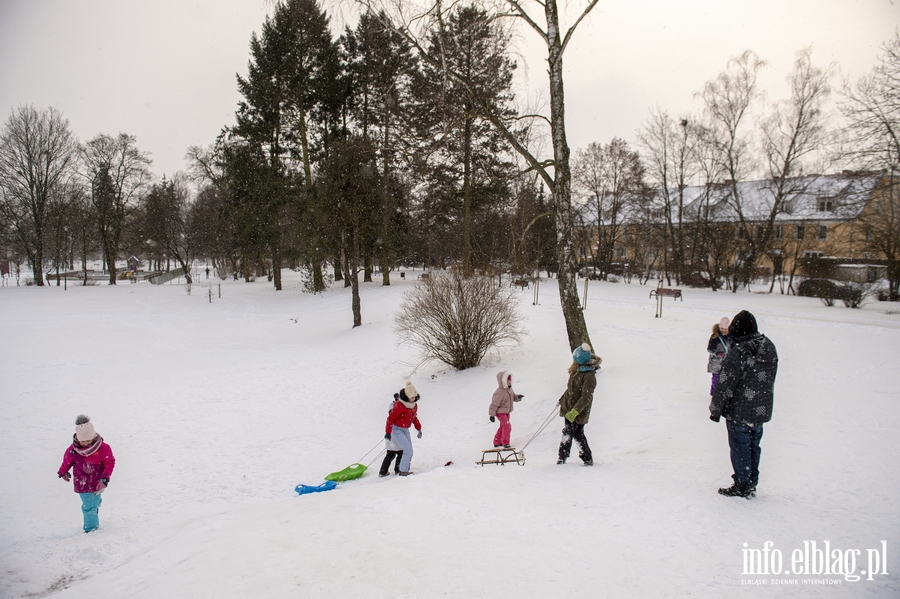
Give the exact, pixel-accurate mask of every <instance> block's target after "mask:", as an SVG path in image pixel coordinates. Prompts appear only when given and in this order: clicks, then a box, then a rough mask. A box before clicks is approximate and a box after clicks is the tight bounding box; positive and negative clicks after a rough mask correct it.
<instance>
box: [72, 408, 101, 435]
mask: <svg viewBox="0 0 900 599" xmlns="http://www.w3.org/2000/svg"><path fill="white" fill-rule="evenodd" d="M96 436H97V433H96V431H94V425H93V423H91V419H90V418H89V417H87V416H85V415H83V414H82V415H80V416H79V417H78V418H76V419H75V438H76V439H78V440H79V441H93V440H94V437H96Z"/></svg>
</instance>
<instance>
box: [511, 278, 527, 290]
mask: <svg viewBox="0 0 900 599" xmlns="http://www.w3.org/2000/svg"><path fill="white" fill-rule="evenodd" d="M513 285H515V286H516V287H521V288H522V289H528V279H518V280H515V281H513Z"/></svg>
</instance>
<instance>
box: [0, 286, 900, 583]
mask: <svg viewBox="0 0 900 599" xmlns="http://www.w3.org/2000/svg"><path fill="white" fill-rule="evenodd" d="M414 275H415V273H410V275H409V277H408V278H407V279H406V280H405V281H404V280H400V279H399V277H396V276H395V277H394V279H393V284H392V285H391V286H390V287H383V286H381V285H380V284H378V283H373V284H365V285H362V310H363V322H364V324H363V326H362V327H360V328H357V329H352V328H351V326H350V325H351V323H352V319H351V312H350V295H349V290H347V289H343V288H342V287H341V286H340V285H337V286H335V287H334V288H333V289H332V290H330V291H328V292H326V293H324V294H322V295H317V296H312V295H308V294H304V293H301V292H300V287H301V284H300V281H299V279H298V278H297V276H296V275H295V274H294V273H291V272H290V271H285V280H286V284H285V290H284V291H282V292H275V291H274V290H273V289H272V287H271V284H269V283H267V282H265V281H264V280H261V281H258V282H256V283H251V284H247V283H243V282H233V281H228V282H223V283H221V298H219V297H218V290H219V289H218V287H217V285H218V282H217V281H216V282H210V281H206V280H204V281H202V282H201V283H200V284H195V285H194V286H193V290H192V293H191V294H190V295H188V293H187V292H186V287H185V286H184V285H163V286H159V287H157V286H151V285H149V284H146V283H141V284H134V285H129V284H124V285H119V286H115V287H110V286H98V287H78V286H73V285H70V286H69V287H68V290H63V288H61V287H55V286H53V287H49V288H47V287H45V288H35V287H10V288H0V309H2V311H0V314H2V328H0V331H2V337H0V339H2V341H0V365H2V371H0V372H2V373H3V375H2V381H0V420H2V426H0V428H2V430H3V437H4V442H5V446H6V447H7V450H6V451H7V457H6V459H4V460H0V480H2V481H3V485H2V488H0V539H2V541H0V597H44V596H52V597H60V598H62V597H67V598H68V597H84V598H91V599H97V598H116V599H120V598H124V597H129V598H158V597H183V598H197V597H215V598H229V597H234V598H243V597H272V598H288V597H290V598H296V597H341V598H356V597H359V598H381V597H385V598H387V597H410V598H420V597H426V598H430V597H459V598H471V597H510V598H512V597H535V598H550V597H554V598H555V597H573V596H579V597H623V598H626V597H627V598H631V597H680V596H696V597H726V596H727V597H731V596H737V597H783V596H791V597H793V596H804V597H805V596H811V597H828V598H832V597H897V596H900V571H898V566H900V563H898V561H897V557H896V556H897V555H898V552H900V510H898V499H897V498H898V497H900V477H898V476H897V473H896V469H897V464H898V458H900V430H898V429H900V368H898V366H900V352H898V350H897V346H898V340H900V306H898V305H897V304H890V303H879V302H877V301H876V302H871V303H869V304H867V305H866V306H864V307H863V308H862V309H860V310H849V309H845V308H843V307H831V308H828V307H826V306H824V305H823V304H822V303H821V302H820V301H819V300H817V299H810V298H800V297H785V296H780V295H765V294H757V293H748V292H746V291H744V292H740V293H737V294H732V293H726V292H718V293H715V292H712V291H709V290H692V289H686V290H685V291H684V301H683V302H681V301H674V302H673V301H672V300H671V299H666V303H665V308H664V314H663V318H661V319H658V318H654V307H655V306H654V300H650V299H648V293H649V290H650V288H649V287H642V286H639V285H637V284H632V285H626V284H621V283H620V284H612V283H597V282H591V284H590V289H589V298H588V306H587V310H586V311H585V316H586V318H587V321H588V325H589V328H590V331H591V336H592V339H593V341H594V344H595V346H596V349H597V353H599V354H600V355H601V356H602V357H603V359H604V361H603V368H602V371H601V374H600V375H599V384H598V390H597V394H596V398H595V402H594V409H593V411H592V413H591V421H590V423H589V424H588V426H587V428H586V433H587V435H588V438H589V440H590V442H591V446H592V449H593V451H594V459H595V462H596V465H595V466H594V467H593V468H585V467H582V466H580V465H579V460H577V458H575V459H572V460H570V462H569V463H568V464H566V465H564V466H557V465H556V447H557V444H558V442H559V436H560V434H559V431H560V429H561V422H562V421H561V419H559V418H554V419H553V422H552V424H551V425H550V427H548V428H547V430H546V431H545V432H544V433H543V434H541V435H540V436H538V437H537V438H536V439H535V440H534V441H533V442H531V444H530V445H529V446H528V448H527V450H526V454H527V463H526V464H525V465H524V466H521V467H520V466H516V465H507V466H485V467H479V466H476V465H475V461H476V460H477V459H479V458H480V457H481V450H482V449H483V448H485V447H488V446H490V445H491V439H492V436H493V434H494V431H495V428H496V426H495V425H493V424H491V423H489V422H488V417H487V408H488V404H489V401H490V396H491V393H492V392H493V390H494V387H495V385H496V379H495V373H496V372H498V371H499V370H510V371H512V372H513V373H514V381H515V382H514V386H515V389H516V391H517V392H518V393H522V394H524V395H525V400H524V401H523V402H522V403H519V404H517V406H516V410H515V412H514V413H513V415H512V424H513V442H514V444H516V445H518V446H520V447H521V446H522V445H524V444H525V443H526V442H527V441H528V440H529V438H530V437H531V436H532V434H533V433H534V431H535V430H536V429H537V428H538V427H539V426H540V425H541V423H543V422H544V421H545V419H546V418H547V417H548V415H549V414H551V413H552V412H554V410H555V402H556V400H557V398H558V397H559V395H560V394H561V392H562V390H563V388H564V385H565V381H566V368H567V367H568V365H569V364H570V354H569V351H568V348H567V343H566V338H565V333H564V327H563V322H562V316H561V313H560V309H559V300H558V295H557V289H556V285H555V281H552V280H551V281H543V282H542V285H541V287H540V291H541V293H540V304H539V305H537V306H535V305H532V298H533V292H532V290H523V291H521V292H519V296H520V298H521V303H522V305H521V310H522V313H523V314H524V315H525V317H526V328H527V330H528V333H529V335H528V337H526V338H525V340H524V342H523V343H522V345H521V346H519V347H517V348H512V349H506V350H503V351H502V352H500V353H498V354H496V355H492V356H490V357H489V359H488V360H486V362H485V363H484V364H483V365H482V366H481V367H479V368H474V369H470V370H467V371H463V372H455V371H452V370H450V369H448V368H446V367H445V366H443V365H441V364H437V363H426V364H420V360H419V358H418V356H417V354H416V351H415V349H414V348H413V347H410V346H408V345H404V344H402V343H398V342H399V341H401V340H399V339H397V337H396V335H395V334H394V332H393V327H392V324H393V314H394V312H395V310H396V308H397V306H398V305H399V303H400V301H401V299H402V295H403V293H404V292H405V291H407V290H409V289H410V288H411V287H412V286H413V285H414V284H415V282H414V279H415V276H414ZM210 284H212V290H213V298H212V302H211V303H210V301H209V293H208V291H209V290H210V288H209V287H208V286H209V285H210ZM741 309H748V310H750V311H752V312H753V313H754V314H755V315H756V317H757V319H758V321H759V325H760V330H761V331H762V332H764V333H766V334H767V335H768V336H769V337H770V338H771V339H772V340H773V341H774V342H775V344H776V345H777V348H778V352H779V355H780V365H779V373H778V379H777V383H776V396H775V415H774V419H773V420H772V422H771V423H769V424H767V425H766V428H765V436H764V437H763V440H762V448H763V454H762V464H761V473H762V474H761V479H760V485H759V491H758V497H757V498H756V499H754V500H752V501H746V500H744V499H737V498H725V497H722V496H720V495H718V494H717V493H716V489H717V488H718V487H720V486H725V485H728V484H730V477H729V475H730V473H731V467H730V463H729V460H728V447H727V441H726V433H725V425H724V422H723V423H719V424H714V423H712V422H711V421H710V420H709V419H708V411H707V406H708V403H709V395H708V388H709V376H708V375H707V373H706V352H705V347H706V341H707V339H708V336H709V329H710V326H711V325H712V324H713V323H714V322H716V321H718V319H719V318H720V317H721V316H723V315H733V314H735V313H736V312H738V311H739V310H741ZM407 378H411V379H412V381H413V382H414V383H415V385H416V386H417V387H418V389H419V391H420V393H421V396H422V400H421V403H420V407H419V415H420V419H421V421H422V424H423V428H424V437H423V439H421V440H415V439H414V445H415V456H414V457H413V461H412V465H413V470H414V471H415V472H416V473H417V475H416V476H413V477H409V478H400V477H390V478H387V479H379V478H378V477H377V476H376V473H375V472H373V471H370V472H369V473H367V474H366V475H365V476H364V477H363V478H362V479H359V480H357V481H353V482H348V483H342V484H341V485H340V486H339V487H338V488H337V489H336V490H334V491H330V492H327V493H316V494H311V495H303V496H299V495H297V494H296V493H295V492H294V486H295V485H297V484H298V483H304V484H318V483H320V482H321V481H322V479H323V476H325V475H326V474H328V473H329V472H333V471H335V470H339V469H341V468H343V467H345V466H347V465H349V464H352V463H354V462H356V461H358V460H360V459H362V458H363V456H366V457H365V459H364V460H363V461H364V463H368V462H369V461H371V460H372V458H374V457H375V456H376V454H377V453H378V451H379V450H380V448H381V437H382V434H383V433H382V431H383V426H384V419H385V416H386V412H387V408H388V404H389V402H390V400H391V396H392V394H393V393H394V392H395V391H397V390H399V389H400V387H401V386H402V384H403V382H404V381H405V380H406V379H407ZM80 413H85V414H89V415H90V416H91V417H92V419H93V421H94V423H95V425H96V427H97V430H98V432H99V433H100V434H101V435H103V436H104V438H105V439H106V440H107V442H108V443H109V444H110V445H111V446H112V448H113V451H114V452H115V455H116V458H117V460H118V463H117V466H116V471H115V474H114V476H113V478H112V482H111V484H110V488H109V490H108V491H107V492H106V493H105V494H104V495H103V500H104V504H103V507H102V509H101V510H100V520H101V528H100V530H99V531H98V532H96V533H94V534H90V535H85V534H83V533H82V532H81V512H80V502H79V500H78V496H77V495H75V493H73V491H72V485H71V484H70V483H65V482H63V481H61V480H59V479H58V478H57V477H56V469H57V468H58V466H59V463H60V461H61V458H62V455H63V452H64V450H65V449H66V447H67V445H68V444H69V442H70V440H71V435H72V433H73V431H74V421H75V416H76V415H78V414H80ZM373 447H374V448H376V449H375V450H374V451H373V452H371V453H370V454H368V455H367V454H366V452H368V451H369V450H370V449H372V448H373ZM451 461H452V462H453V464H452V465H450V466H445V464H447V463H448V462H451ZM379 462H380V460H379ZM377 465H378V464H377V463H376V464H373V466H372V469H373V470H374V469H375V468H377ZM767 541H771V542H772V543H773V545H770V546H769V547H770V550H769V552H768V553H767V554H766V555H767V556H768V557H769V558H770V559H769V560H768V562H769V563H770V564H771V565H772V566H773V567H775V566H777V565H778V563H777V560H776V558H778V557H780V558H781V565H782V569H783V571H782V573H781V574H779V575H772V574H769V575H748V574H746V573H745V572H746V571H745V567H746V564H745V559H746V558H747V557H748V556H749V555H757V554H756V553H751V551H750V550H762V549H763V548H764V547H765V545H764V544H765V543H766V542H767ZM826 541H827V542H828V543H829V553H833V554H834V556H835V557H836V556H837V553H835V552H840V557H841V560H839V561H840V563H841V564H844V566H845V567H842V568H841V569H842V570H845V569H848V568H846V566H851V565H854V564H853V563H852V559H851V558H855V559H856V563H855V573H854V574H855V575H857V576H861V579H860V580H858V581H853V580H852V579H853V578H854V577H855V576H854V575H850V576H845V575H830V576H826V575H816V574H814V572H815V566H814V565H813V568H812V569H811V570H810V573H808V574H807V573H805V571H804V570H803V567H804V564H806V565H807V566H809V565H811V564H810V561H809V559H807V558H806V553H805V549H809V550H811V549H813V547H812V545H811V542H815V543H816V547H815V548H816V549H819V550H821V549H822V547H823V546H824V544H825V542H826ZM883 541H884V543H882V542H883ZM885 548H886V558H887V564H886V566H883V565H879V566H880V567H879V569H878V570H877V572H878V573H877V574H875V575H870V574H868V573H867V574H862V573H861V571H862V570H866V571H868V570H870V568H869V563H868V559H869V557H870V556H872V557H873V558H874V556H876V555H877V556H879V557H881V556H882V555H883V554H884V553H885V551H884V550H885ZM856 550H858V551H859V554H858V556H857V554H856V553H855V551H856ZM870 550H871V551H870ZM760 554H761V553H760ZM810 554H811V555H816V554H815V552H810ZM797 558H799V561H796V562H795V561H794V560H795V559H797ZM810 559H811V558H810ZM834 561H836V560H834V559H830V560H829V562H830V563H829V566H830V567H832V568H833V567H834V566H835V564H834V563H831V562H834ZM794 567H796V568H799V572H798V573H796V574H795V573H793V572H792V571H791V569H792V568H794ZM883 571H886V572H887V574H883V573H882V572H883ZM870 577H871V578H872V580H868V578H870Z"/></svg>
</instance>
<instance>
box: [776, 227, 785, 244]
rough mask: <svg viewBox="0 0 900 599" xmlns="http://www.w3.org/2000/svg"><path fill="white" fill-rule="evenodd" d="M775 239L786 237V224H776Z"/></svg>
mask: <svg viewBox="0 0 900 599" xmlns="http://www.w3.org/2000/svg"><path fill="white" fill-rule="evenodd" d="M774 235H775V239H776V241H781V240H782V239H784V226H783V225H775V232H774Z"/></svg>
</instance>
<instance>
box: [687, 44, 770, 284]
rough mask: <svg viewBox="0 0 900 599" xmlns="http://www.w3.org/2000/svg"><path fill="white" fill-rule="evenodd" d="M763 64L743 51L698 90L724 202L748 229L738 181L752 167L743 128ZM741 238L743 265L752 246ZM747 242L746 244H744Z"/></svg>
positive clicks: (748, 238)
mask: <svg viewBox="0 0 900 599" xmlns="http://www.w3.org/2000/svg"><path fill="white" fill-rule="evenodd" d="M764 66H765V62H763V61H762V60H760V59H759V57H758V56H757V55H756V54H755V53H754V52H751V51H750V50H747V51H745V52H744V53H743V54H741V55H740V56H738V57H736V58H732V59H730V60H729V61H728V66H727V68H726V70H725V71H723V72H722V73H720V74H719V75H718V76H717V77H716V78H715V79H713V80H712V81H709V82H707V83H706V85H705V86H704V88H703V91H702V92H701V93H700V97H701V99H702V100H703V104H704V116H705V118H706V123H705V127H704V132H705V133H706V137H705V138H704V140H703V141H704V143H706V144H708V145H709V146H710V147H711V148H712V153H713V156H714V160H715V162H716V166H717V170H718V172H719V174H720V175H721V176H723V177H725V180H724V182H723V183H724V185H725V186H727V187H728V188H729V190H728V191H729V194H728V196H727V201H728V203H729V204H730V205H731V206H732V207H733V209H734V210H735V212H736V216H737V219H738V220H739V223H740V227H741V228H742V229H743V230H748V229H749V230H751V231H752V224H751V223H750V222H748V220H749V218H748V217H746V216H745V212H746V210H745V209H744V207H745V201H744V198H743V195H742V189H741V187H740V185H739V183H740V182H741V181H745V180H747V179H748V178H749V176H750V174H751V173H752V172H753V170H754V166H755V165H754V164H753V156H752V148H751V136H750V134H749V133H747V132H746V131H745V129H746V123H747V119H748V116H749V112H750V109H751V106H752V105H753V104H754V102H755V101H756V100H757V98H759V96H760V92H759V89H758V88H757V75H758V72H759V70H760V69H761V68H763V67H764ZM743 239H744V240H745V243H744V244H742V245H743V247H742V248H741V255H740V256H739V257H738V261H739V262H741V263H742V264H746V263H748V259H749V258H750V256H751V255H752V254H754V253H755V252H756V249H755V247H754V246H753V245H752V244H753V235H752V234H751V235H746V236H744V237H743ZM748 243H749V244H750V247H747V244H748ZM734 283H736V281H734ZM736 289H737V285H736V284H735V285H734V290H736Z"/></svg>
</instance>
